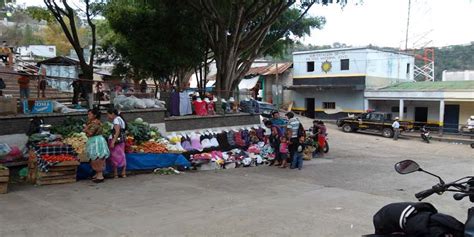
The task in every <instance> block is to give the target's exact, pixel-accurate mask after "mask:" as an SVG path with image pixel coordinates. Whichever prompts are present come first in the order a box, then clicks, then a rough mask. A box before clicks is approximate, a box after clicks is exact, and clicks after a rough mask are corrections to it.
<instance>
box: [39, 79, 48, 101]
mask: <svg viewBox="0 0 474 237" xmlns="http://www.w3.org/2000/svg"><path fill="white" fill-rule="evenodd" d="M39 80H40V81H39V85H38V89H39V90H40V94H41V97H43V98H45V97H46V95H45V91H46V86H47V85H48V82H47V81H46V79H45V78H44V77H42V76H40V79H39Z"/></svg>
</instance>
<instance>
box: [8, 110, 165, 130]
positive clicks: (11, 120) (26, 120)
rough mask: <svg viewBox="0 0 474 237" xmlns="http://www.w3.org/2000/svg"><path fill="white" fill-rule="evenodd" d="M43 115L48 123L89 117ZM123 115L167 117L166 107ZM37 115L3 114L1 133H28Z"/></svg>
mask: <svg viewBox="0 0 474 237" xmlns="http://www.w3.org/2000/svg"><path fill="white" fill-rule="evenodd" d="M36 116H37V117H42V118H43V119H44V122H45V123H46V124H51V125H53V126H54V125H57V124H60V123H61V122H62V121H63V120H64V118H65V117H73V118H78V119H81V118H84V119H87V113H85V112H82V113H69V114H58V113H56V114H47V115H41V114H39V115H36ZM123 116H124V118H125V120H126V121H131V120H134V119H136V118H143V120H144V121H146V122H148V123H162V122H163V121H164V117H165V110H164V109H144V110H134V111H124V112H123ZM33 117H35V116H34V115H15V116H3V117H0V135H8V134H20V133H26V132H27V131H28V128H29V126H30V119H32V118H33ZM106 119H107V116H106V113H105V112H102V120H103V121H106Z"/></svg>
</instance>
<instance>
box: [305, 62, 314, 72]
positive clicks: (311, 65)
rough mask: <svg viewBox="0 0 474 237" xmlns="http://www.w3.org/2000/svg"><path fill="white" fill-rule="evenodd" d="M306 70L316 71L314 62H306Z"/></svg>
mask: <svg viewBox="0 0 474 237" xmlns="http://www.w3.org/2000/svg"><path fill="white" fill-rule="evenodd" d="M306 71H307V72H314V62H306Z"/></svg>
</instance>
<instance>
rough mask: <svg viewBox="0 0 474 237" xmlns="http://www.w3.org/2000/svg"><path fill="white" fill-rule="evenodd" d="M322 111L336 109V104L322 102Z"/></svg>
mask: <svg viewBox="0 0 474 237" xmlns="http://www.w3.org/2000/svg"><path fill="white" fill-rule="evenodd" d="M323 109H336V102H323Z"/></svg>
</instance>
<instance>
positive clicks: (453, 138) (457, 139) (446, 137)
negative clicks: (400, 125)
mask: <svg viewBox="0 0 474 237" xmlns="http://www.w3.org/2000/svg"><path fill="white" fill-rule="evenodd" d="M402 136H405V137H409V138H418V139H421V136H420V132H418V131H416V132H404V133H402ZM431 137H432V138H431V140H433V141H441V142H450V143H461V144H468V145H469V144H471V143H474V138H472V139H471V137H470V136H466V135H456V134H443V135H440V134H438V133H433V132H432V133H431Z"/></svg>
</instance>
